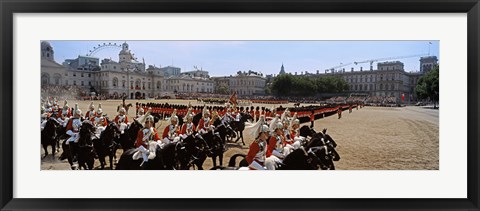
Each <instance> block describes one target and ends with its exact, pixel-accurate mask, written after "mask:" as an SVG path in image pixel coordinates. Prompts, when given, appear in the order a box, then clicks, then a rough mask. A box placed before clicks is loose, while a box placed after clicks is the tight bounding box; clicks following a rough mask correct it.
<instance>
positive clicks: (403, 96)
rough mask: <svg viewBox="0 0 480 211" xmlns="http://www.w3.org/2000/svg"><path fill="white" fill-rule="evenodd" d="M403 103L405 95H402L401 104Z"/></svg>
mask: <svg viewBox="0 0 480 211" xmlns="http://www.w3.org/2000/svg"><path fill="white" fill-rule="evenodd" d="M403 101H405V94H404V93H402V102H403Z"/></svg>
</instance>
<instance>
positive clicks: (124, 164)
mask: <svg viewBox="0 0 480 211" xmlns="http://www.w3.org/2000/svg"><path fill="white" fill-rule="evenodd" d="M175 145H176V144H174V143H170V144H166V145H165V146H163V148H160V147H157V148H156V150H155V153H156V156H155V158H154V159H152V160H149V161H148V162H146V163H144V164H143V166H140V164H141V163H142V162H143V159H142V158H140V159H138V160H133V157H132V156H133V154H134V153H135V152H136V151H137V150H136V149H128V150H125V151H124V152H123V153H122V156H121V157H120V159H119V160H118V164H117V166H116V168H115V170H173V169H175Z"/></svg>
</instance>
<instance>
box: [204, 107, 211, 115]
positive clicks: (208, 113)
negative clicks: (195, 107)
mask: <svg viewBox="0 0 480 211" xmlns="http://www.w3.org/2000/svg"><path fill="white" fill-rule="evenodd" d="M206 115H210V111H208V109H207V106H203V111H202V116H206Z"/></svg>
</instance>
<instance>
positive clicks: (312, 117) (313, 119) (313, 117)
mask: <svg viewBox="0 0 480 211" xmlns="http://www.w3.org/2000/svg"><path fill="white" fill-rule="evenodd" d="M313 121H315V115H314V114H310V122H313Z"/></svg>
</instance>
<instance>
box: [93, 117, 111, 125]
mask: <svg viewBox="0 0 480 211" xmlns="http://www.w3.org/2000/svg"><path fill="white" fill-rule="evenodd" d="M90 121H91V122H95V117H92V118H91V119H90ZM100 125H102V126H105V127H106V126H107V125H108V122H107V119H106V118H103V123H101V124H100Z"/></svg>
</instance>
